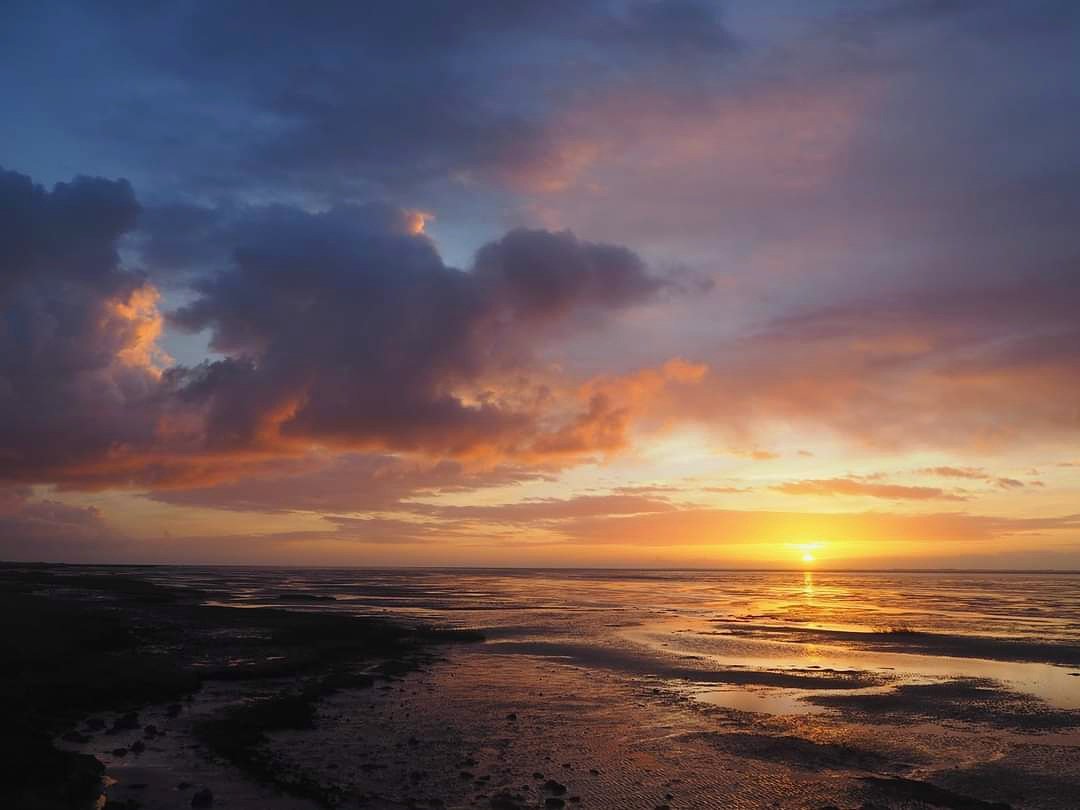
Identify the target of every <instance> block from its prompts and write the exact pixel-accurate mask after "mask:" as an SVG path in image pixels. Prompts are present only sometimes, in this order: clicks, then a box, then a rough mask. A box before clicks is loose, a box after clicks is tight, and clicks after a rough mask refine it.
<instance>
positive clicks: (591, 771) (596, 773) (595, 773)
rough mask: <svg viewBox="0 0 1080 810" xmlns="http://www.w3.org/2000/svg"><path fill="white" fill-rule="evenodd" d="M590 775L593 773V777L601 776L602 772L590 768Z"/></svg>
mask: <svg viewBox="0 0 1080 810" xmlns="http://www.w3.org/2000/svg"><path fill="white" fill-rule="evenodd" d="M589 773H591V774H592V775H593V776H599V775H600V771H598V770H596V768H589Z"/></svg>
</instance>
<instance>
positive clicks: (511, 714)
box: [506, 712, 517, 720]
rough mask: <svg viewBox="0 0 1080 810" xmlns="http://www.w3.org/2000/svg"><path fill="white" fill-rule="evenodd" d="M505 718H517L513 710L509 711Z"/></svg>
mask: <svg viewBox="0 0 1080 810" xmlns="http://www.w3.org/2000/svg"><path fill="white" fill-rule="evenodd" d="M506 719H507V720H517V714H515V713H514V712H510V714H508V715H506Z"/></svg>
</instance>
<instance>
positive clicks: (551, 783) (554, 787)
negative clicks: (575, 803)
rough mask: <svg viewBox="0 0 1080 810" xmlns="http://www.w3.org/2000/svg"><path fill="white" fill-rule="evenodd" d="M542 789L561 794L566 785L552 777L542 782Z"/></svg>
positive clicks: (564, 790)
mask: <svg viewBox="0 0 1080 810" xmlns="http://www.w3.org/2000/svg"><path fill="white" fill-rule="evenodd" d="M544 790H546V791H547V792H548V793H554V794H555V795H556V796H562V795H563V794H564V793H566V785H562V784H559V783H558V782H556V781H555V780H554V779H548V780H547V781H546V782H544Z"/></svg>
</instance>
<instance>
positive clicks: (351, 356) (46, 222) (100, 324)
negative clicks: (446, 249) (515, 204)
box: [0, 173, 704, 488]
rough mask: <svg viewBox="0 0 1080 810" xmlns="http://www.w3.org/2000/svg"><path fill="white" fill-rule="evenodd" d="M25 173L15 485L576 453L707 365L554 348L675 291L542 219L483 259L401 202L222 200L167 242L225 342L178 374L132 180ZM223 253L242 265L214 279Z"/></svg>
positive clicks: (8, 343)
mask: <svg viewBox="0 0 1080 810" xmlns="http://www.w3.org/2000/svg"><path fill="white" fill-rule="evenodd" d="M2 180H3V184H2V186H0V190H2V192H3V197H2V198H0V199H3V200H4V202H5V204H4V206H3V207H2V208H0V226H2V227H3V228H4V229H5V231H6V230H7V229H9V228H11V229H12V232H13V233H17V234H18V237H19V238H18V239H16V240H15V241H12V242H10V243H8V244H6V245H5V250H7V251H8V252H9V253H10V256H9V257H8V260H7V261H6V263H5V264H4V266H3V268H4V272H3V276H2V281H3V283H4V299H3V310H2V312H3V320H2V321H0V323H2V324H3V326H4V331H3V332H2V333H0V341H3V343H2V347H3V349H4V351H3V358H4V359H3V360H2V361H0V409H2V410H0V415H2V416H4V425H3V428H0V430H3V431H4V432H3V434H0V438H2V443H0V450H2V452H3V454H4V457H5V458H6V459H7V460H8V462H9V463H7V464H6V465H5V469H4V474H5V476H6V477H8V478H11V479H15V480H23V481H39V482H51V483H59V484H63V485H65V486H87V487H95V488H96V487H103V486H110V485H139V486H150V487H155V488H160V487H169V486H173V487H197V486H205V485H208V484H212V483H221V482H225V481H229V480H236V479H238V478H241V477H245V476H250V475H255V474H257V473H258V471H259V470H260V469H264V468H268V469H271V470H273V469H274V467H273V464H274V463H275V459H281V458H293V459H298V458H300V457H303V456H305V455H308V454H310V453H311V452H312V451H313V450H314V449H315V448H316V447H323V448H329V449H330V450H331V451H342V450H356V451H364V452H372V451H374V452H376V453H384V452H393V453H404V454H412V455H417V456H423V457H425V458H427V459H428V460H429V461H428V462H427V463H428V464H429V466H430V464H432V463H435V462H438V461H439V460H440V459H447V458H457V459H483V460H484V463H485V464H486V466H487V467H488V468H492V467H498V466H499V465H502V464H505V463H506V461H507V459H515V458H516V459H518V460H519V461H521V462H525V461H528V462H529V463H533V464H544V463H546V462H550V463H554V464H561V463H571V462H574V461H576V460H581V459H583V458H586V457H589V456H590V455H591V454H610V453H614V452H617V451H619V450H621V449H623V448H624V447H625V446H626V445H627V443H628V441H629V432H630V430H631V428H632V424H633V420H634V419H635V418H636V417H637V416H638V415H639V414H640V413H641V411H642V408H643V407H644V403H645V402H646V400H648V398H649V397H655V396H657V395H658V394H659V392H660V391H662V389H664V388H665V387H666V386H669V385H673V386H680V385H688V384H694V383H696V382H697V381H699V380H700V378H701V376H702V374H703V373H704V371H703V370H702V369H700V368H698V367H695V366H693V365H692V364H688V363H685V362H682V361H678V360H673V361H670V362H668V363H666V364H664V365H663V366H661V367H660V368H659V369H656V370H644V371H641V372H638V373H636V374H634V375H628V376H622V377H603V378H597V379H596V380H592V381H589V380H581V379H578V378H574V377H572V376H569V375H566V374H565V373H562V372H560V371H559V370H558V369H557V367H555V366H553V365H552V364H551V363H550V362H549V361H547V360H545V359H543V358H542V357H541V349H542V348H543V347H544V345H545V344H546V343H547V342H548V341H550V340H552V339H553V338H555V337H558V336H564V335H566V334H567V333H570V332H580V333H587V332H589V331H593V330H596V329H598V328H600V327H601V326H602V325H603V324H604V323H605V322H606V321H607V319H609V318H612V317H615V316H617V315H618V314H619V313H621V312H623V311H626V310H629V309H632V308H634V307H637V306H641V305H642V304H645V303H647V302H650V301H653V300H656V299H657V298H658V297H659V296H661V295H663V294H665V293H666V291H667V290H669V289H674V288H673V286H672V285H671V284H670V283H669V282H667V281H666V280H664V279H663V278H661V277H659V276H655V275H653V274H652V273H650V271H649V270H648V268H646V266H645V264H644V262H643V261H642V260H641V259H640V258H639V257H638V256H637V255H635V254H634V253H633V252H631V251H630V250H628V249H626V248H623V247H620V246H615V245H607V244H601V243H594V242H589V241H585V240H581V239H578V238H577V237H576V236H574V235H573V234H572V233H570V232H565V231H564V232H558V233H553V232H549V231H543V230H524V229H519V230H515V231H511V232H509V233H507V234H506V235H505V236H503V237H502V238H500V239H498V240H496V241H493V242H490V243H488V244H487V245H485V246H483V247H482V248H481V249H480V250H479V251H478V253H477V255H476V259H475V262H474V263H473V265H472V266H471V267H470V268H469V270H468V271H463V270H459V269H456V268H454V267H451V266H448V265H447V264H445V263H444V262H443V260H442V258H441V257H440V255H439V253H438V252H437V250H436V248H435V246H434V243H433V242H432V241H431V240H430V239H429V238H428V237H426V236H425V235H424V234H423V232H422V227H421V225H422V220H421V219H418V214H417V213H416V212H414V211H410V210H407V209H401V208H396V207H394V206H390V205H386V204H369V205H362V206H361V205H341V206H337V207H335V208H332V209H329V210H327V211H324V212H318V213H311V212H308V211H305V210H302V209H299V208H295V207H289V206H283V205H278V206H270V207H265V208H256V209H232V208H230V209H227V210H224V211H222V212H221V213H220V217H219V218H220V221H219V222H215V220H214V217H211V216H208V215H207V213H206V211H205V210H203V211H201V212H200V213H199V214H198V216H194V215H193V216H188V217H186V218H185V217H181V218H180V220H179V224H178V231H179V232H178V234H176V235H175V238H173V239H171V241H169V240H166V241H165V242H161V241H160V240H159V241H155V240H156V239H158V237H155V236H153V235H151V238H150V242H149V244H150V249H149V251H148V255H156V256H159V257H161V256H163V255H166V254H167V255H168V256H169V260H168V262H166V263H169V262H171V264H172V268H171V270H172V272H173V273H179V276H176V275H173V276H172V278H173V279H174V280H176V279H177V278H179V279H183V278H185V277H187V278H191V279H193V280H192V281H191V282H190V283H191V285H192V290H193V296H192V297H190V300H189V302H188V303H186V304H184V305H183V306H181V307H180V308H179V309H177V310H175V311H174V312H172V313H171V314H170V315H169V320H170V323H171V324H172V325H173V326H174V327H176V328H180V329H183V330H188V331H191V332H203V331H205V332H207V333H209V334H210V336H211V348H212V349H213V351H214V352H216V353H217V354H218V355H219V356H220V358H221V359H214V360H207V361H206V362H203V363H201V364H199V365H196V366H182V365H171V366H168V367H167V368H162V367H161V366H163V365H166V364H167V363H168V362H169V360H168V358H166V357H164V356H163V355H162V354H161V352H160V351H159V349H158V346H157V342H156V341H157V339H158V337H159V334H160V331H161V328H162V317H161V315H160V313H159V311H158V293H157V290H156V288H155V287H154V286H153V285H152V284H151V283H150V282H149V281H148V280H147V278H146V277H145V276H144V275H142V274H141V273H138V272H135V271H132V270H129V269H126V268H124V267H123V266H122V265H121V263H120V261H119V258H118V254H117V241H118V240H119V239H120V237H121V236H122V235H124V234H125V233H127V232H128V231H129V230H130V229H131V228H132V227H133V225H134V222H135V216H136V214H137V212H138V206H137V204H136V202H135V199H134V195H133V193H132V191H131V188H130V186H129V185H128V184H126V183H124V182H122V181H117V182H109V181H104V180H94V179H84V178H80V179H78V180H76V181H74V182H73V183H71V184H60V185H58V186H57V187H56V188H55V189H54V190H53V191H51V192H49V191H46V190H44V189H42V188H40V187H37V186H34V185H33V184H32V183H31V182H30V181H29V179H28V178H25V177H23V176H21V175H16V174H13V173H8V174H5V175H3V176H2ZM192 222H194V223H195V225H194V226H192ZM167 225H168V218H167V217H166V218H159V219H158V220H157V221H156V222H155V224H154V228H155V230H160V229H161V228H167ZM162 238H164V237H162ZM196 243H201V244H200V245H199V249H198V250H196V249H195V247H194V245H195V244H196ZM155 245H156V247H155ZM200 251H202V252H200ZM211 253H212V254H213V255H216V256H219V257H222V260H221V262H222V263H221V264H220V266H219V269H218V270H217V271H215V272H212V273H210V274H207V275H191V271H192V268H193V267H196V266H198V265H199V264H200V263H201V262H203V261H204V260H205V258H206V257H207V256H208V255H211ZM224 257H229V258H224ZM455 469H456V468H455ZM278 471H279V472H280V471H281V468H280V467H279V468H278ZM441 472H442V473H446V472H448V469H443V470H442V471H441ZM421 486H422V485H421Z"/></svg>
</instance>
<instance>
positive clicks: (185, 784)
mask: <svg viewBox="0 0 1080 810" xmlns="http://www.w3.org/2000/svg"><path fill="white" fill-rule="evenodd" d="M190 788H191V782H177V783H176V789H177V790H189V789H190Z"/></svg>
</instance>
